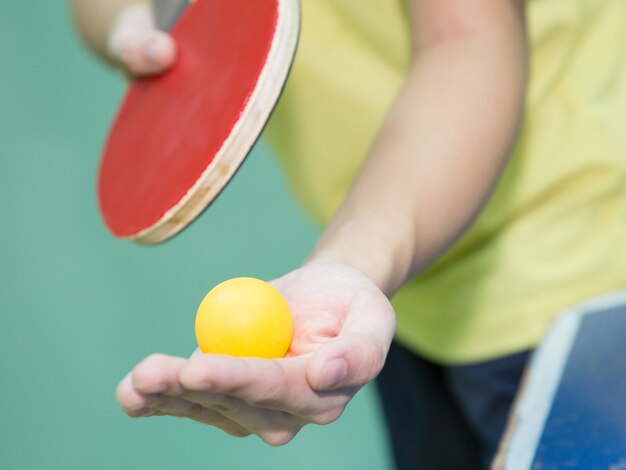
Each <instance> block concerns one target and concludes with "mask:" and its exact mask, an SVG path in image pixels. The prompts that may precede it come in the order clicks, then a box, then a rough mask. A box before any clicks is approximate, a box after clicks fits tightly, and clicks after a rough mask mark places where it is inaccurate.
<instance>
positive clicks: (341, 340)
mask: <svg viewBox="0 0 626 470" xmlns="http://www.w3.org/2000/svg"><path fill="white" fill-rule="evenodd" d="M388 310H389V312H383V313H380V312H376V315H371V316H372V317H373V318H370V319H367V320H366V319H363V318H362V317H361V318H359V319H358V320H356V319H355V320H354V321H351V320H350V319H348V320H347V321H346V323H344V325H343V327H342V330H341V332H340V334H339V335H338V336H337V337H336V338H334V339H333V340H331V341H329V342H328V343H326V344H324V345H323V346H321V347H320V348H319V349H318V350H317V351H315V353H313V356H312V357H311V360H310V361H309V365H308V367H307V380H308V382H309V385H310V386H311V388H313V389H314V390H318V391H327V390H333V389H337V388H343V387H361V386H363V385H365V384H367V383H368V382H370V381H372V380H374V379H375V378H376V377H377V376H378V374H379V372H380V371H381V369H382V368H383V365H384V363H385V359H386V357H387V352H388V351H389V346H390V345H391V341H392V339H393V335H394V331H395V314H394V313H393V309H391V306H389V309H388ZM353 323H355V324H353Z"/></svg>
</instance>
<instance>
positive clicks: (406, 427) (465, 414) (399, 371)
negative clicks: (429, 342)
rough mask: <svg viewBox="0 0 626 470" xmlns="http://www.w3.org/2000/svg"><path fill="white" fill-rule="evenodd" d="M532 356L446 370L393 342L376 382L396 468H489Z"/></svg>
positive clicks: (526, 354) (458, 469) (518, 355)
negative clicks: (525, 368)
mask: <svg viewBox="0 0 626 470" xmlns="http://www.w3.org/2000/svg"><path fill="white" fill-rule="evenodd" d="M528 357H529V353H528V352H524V353H519V354H514V355H512V356H507V357H503V358H500V359H497V360H493V361H489V362H482V363H478V364H471V365H463V366H451V367H444V366H439V365H436V364H433V363H431V362H429V361H426V360H424V359H422V358H420V357H418V356H416V355H415V354H413V353H412V352H410V351H408V350H407V349H405V348H403V347H402V346H400V345H399V344H397V343H394V344H392V346H391V349H390V351H389V355H388V357H387V362H386V364H385V367H384V368H383V371H382V372H381V373H380V375H379V377H378V380H377V384H378V391H379V394H380V397H381V399H382V405H383V410H384V414H385V418H386V421H387V425H388V428H389V432H390V437H391V446H392V448H393V453H394V457H395V461H396V467H397V469H398V470H409V469H411V470H413V469H420V470H421V469H424V470H429V469H437V470H439V469H442V470H449V469H454V470H463V469H469V470H471V469H486V468H489V464H490V462H491V459H492V458H493V456H494V454H495V452H496V450H497V448H498V444H499V441H500V437H501V435H502V433H503V431H504V428H505V426H506V421H507V418H508V413H509V409H510V407H511V404H512V402H513V399H514V397H515V393H516V391H517V388H518V385H519V381H520V379H521V376H522V372H523V370H524V366H525V365H526V362H527V360H528Z"/></svg>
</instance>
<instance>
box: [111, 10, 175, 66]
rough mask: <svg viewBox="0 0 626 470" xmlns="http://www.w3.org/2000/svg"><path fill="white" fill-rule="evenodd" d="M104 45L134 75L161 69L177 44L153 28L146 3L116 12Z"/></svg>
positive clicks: (171, 55)
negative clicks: (117, 13)
mask: <svg viewBox="0 0 626 470" xmlns="http://www.w3.org/2000/svg"><path fill="white" fill-rule="evenodd" d="M107 49H108V51H109V55H110V56H111V58H112V59H113V60H114V61H115V62H117V63H119V64H120V65H121V66H122V67H123V68H125V69H126V70H127V71H128V72H129V73H130V74H131V75H135V76H145V75H156V74H159V73H162V72H164V71H166V70H167V69H168V68H170V67H171V66H172V65H173V63H174V60H175V59H176V44H175V43H174V40H173V39H172V38H171V36H169V35H168V34H167V33H165V32H162V31H159V30H158V29H157V28H156V26H155V23H154V18H153V15H152V10H151V7H150V5H149V4H138V5H131V6H129V7H126V8H124V9H123V10H122V11H121V12H120V13H119V15H118V16H117V18H116V20H115V22H114V24H113V28H112V30H111V33H110V35H109V39H108V43H107Z"/></svg>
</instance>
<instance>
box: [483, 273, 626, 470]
mask: <svg viewBox="0 0 626 470" xmlns="http://www.w3.org/2000/svg"><path fill="white" fill-rule="evenodd" d="M625 269H626V267H625ZM494 468H495V469H506V470H529V469H530V470H552V469H555V470H556V469H559V470H560V469H570V468H576V469H585V470H596V469H602V470H626V292H620V293H616V294H612V295H609V296H606V297H602V298H599V299H596V300H593V301H591V302H587V303H585V304H582V305H580V306H578V307H574V308H573V309H571V310H569V311H567V312H565V313H563V314H561V315H559V316H558V317H557V319H556V321H555V322H554V324H553V326H552V327H551V328H550V330H549V331H548V333H547V335H546V337H545V339H544V341H542V343H541V345H540V346H539V348H538V349H537V350H536V352H535V354H534V355H533V358H532V360H531V363H530V366H529V368H528V370H527V372H526V375H525V379H524V383H523V385H522V388H521V391H520V394H519V396H518V398H517V400H516V404H515V406H514V409H513V412H512V414H511V418H510V420H509V426H508V429H507V431H506V433H505V437H504V439H503V442H502V444H501V447H500V451H499V453H498V456H497V457H496V459H495V461H494Z"/></svg>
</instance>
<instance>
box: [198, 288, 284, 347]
mask: <svg viewBox="0 0 626 470" xmlns="http://www.w3.org/2000/svg"><path fill="white" fill-rule="evenodd" d="M292 336H293V319H292V316H291V311H290V310H289V305H288V304H287V301H286V300H285V298H284V297H283V296H282V295H281V293H280V292H278V290H277V289H276V288H275V287H273V286H271V285H270V284H268V283H267V282H264V281H261V280H260V279H254V278H250V277H238V278H235V279H230V280H228V281H224V282H222V283H221V284H218V285H217V286H215V287H214V288H213V289H212V290H211V291H210V292H209V293H208V294H207V295H206V296H205V297H204V299H203V300H202V302H201V303H200V307H198V313H197V314H196V339H197V340H198V346H199V347H200V350H201V351H202V352H203V353H205V354H228V355H230V356H241V357H260V358H267V359H273V358H279V357H283V356H284V355H285V354H286V353H287V351H288V350H289V345H290V344H291V337H292Z"/></svg>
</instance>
